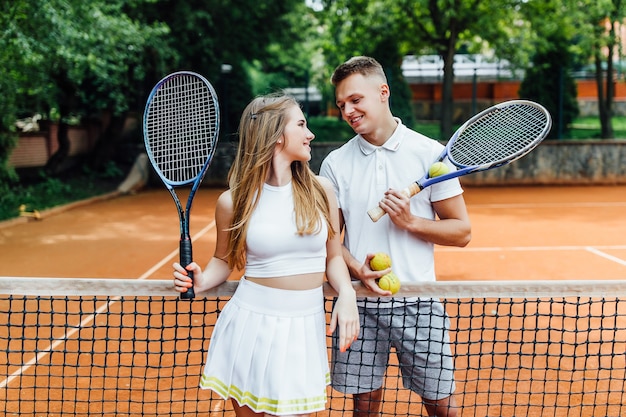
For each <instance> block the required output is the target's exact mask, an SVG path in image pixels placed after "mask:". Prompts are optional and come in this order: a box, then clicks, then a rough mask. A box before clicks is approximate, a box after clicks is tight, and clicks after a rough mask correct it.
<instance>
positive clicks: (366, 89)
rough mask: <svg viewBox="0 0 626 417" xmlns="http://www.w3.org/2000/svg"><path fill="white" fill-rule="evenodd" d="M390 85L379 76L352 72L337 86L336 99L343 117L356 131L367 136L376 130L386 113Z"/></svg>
mask: <svg viewBox="0 0 626 417" xmlns="http://www.w3.org/2000/svg"><path fill="white" fill-rule="evenodd" d="M388 97H389V87H388V86H387V84H385V82H384V81H383V80H382V79H381V78H380V77H377V76H367V77H365V76H363V75H361V74H352V75H350V76H349V77H347V78H346V79H344V80H343V81H341V82H340V83H339V84H337V87H336V88H335V100H336V104H337V107H338V108H339V111H340V112H341V117H342V118H343V120H345V121H346V122H347V123H348V124H349V125H350V127H352V129H353V130H354V132H355V133H358V134H360V135H361V136H366V135H367V134H368V133H369V132H371V131H373V130H375V129H376V128H377V126H378V124H379V123H378V121H379V119H380V118H381V117H382V116H383V115H385V114H386V113H385V111H384V110H385V109H386V106H387V99H388Z"/></svg>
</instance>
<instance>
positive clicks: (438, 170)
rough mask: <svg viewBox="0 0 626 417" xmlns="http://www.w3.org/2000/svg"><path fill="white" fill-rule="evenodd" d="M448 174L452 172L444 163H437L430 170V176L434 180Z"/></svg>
mask: <svg viewBox="0 0 626 417" xmlns="http://www.w3.org/2000/svg"><path fill="white" fill-rule="evenodd" d="M448 172H450V169H449V168H448V166H447V165H446V164H444V163H443V162H435V163H434V164H432V165H431V166H430V169H429V170H428V175H429V176H430V177H431V178H433V177H438V176H440V175H444V174H447V173H448Z"/></svg>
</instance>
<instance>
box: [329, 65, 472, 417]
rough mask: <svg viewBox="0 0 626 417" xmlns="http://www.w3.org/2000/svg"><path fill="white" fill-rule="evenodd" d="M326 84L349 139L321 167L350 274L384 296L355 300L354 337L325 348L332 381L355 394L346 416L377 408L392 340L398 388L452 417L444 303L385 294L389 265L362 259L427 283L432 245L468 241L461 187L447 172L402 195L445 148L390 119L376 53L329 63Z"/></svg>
mask: <svg viewBox="0 0 626 417" xmlns="http://www.w3.org/2000/svg"><path fill="white" fill-rule="evenodd" d="M331 81H332V83H333V85H334V86H335V97H336V104H337V106H338V108H339V110H340V112H341V116H342V118H343V119H344V120H345V121H346V122H347V123H348V124H349V125H350V126H351V127H352V129H353V130H354V132H355V133H356V136H355V137H354V138H352V139H351V140H350V141H349V142H347V143H346V144H345V145H343V146H342V147H341V148H339V149H337V150H335V151H333V152H331V153H330V154H329V155H328V156H327V157H326V159H325V160H324V161H323V163H322V166H321V169H320V174H321V175H323V176H326V177H328V178H329V179H330V180H331V181H332V183H333V185H334V187H335V192H336V193H337V197H338V202H339V212H340V220H341V225H342V227H343V229H344V232H345V236H344V248H343V253H344V258H345V259H346V263H347V265H348V268H349V270H350V274H351V276H352V278H353V279H358V280H360V281H361V282H362V283H363V285H365V286H366V287H367V288H368V289H370V290H372V291H374V292H376V293H377V294H379V295H380V296H382V297H383V298H367V299H363V300H360V306H359V312H360V315H361V328H362V334H361V335H360V337H359V338H358V340H357V341H356V342H355V343H353V344H352V347H351V348H350V350H349V351H348V352H343V353H342V352H339V350H338V349H337V348H336V346H333V363H332V365H333V366H332V371H333V381H332V383H333V387H334V388H335V389H337V390H338V391H341V392H344V393H347V394H352V395H353V399H354V414H353V415H354V416H359V417H360V416H377V415H379V413H380V406H381V404H382V398H383V386H382V385H383V378H384V375H385V371H386V368H387V366H388V359H389V351H390V350H391V346H393V347H394V348H395V350H396V352H397V355H398V359H399V363H400V369H401V371H402V379H403V384H404V386H405V387H406V388H408V389H410V390H412V391H414V392H416V393H417V394H419V395H420V396H421V397H422V400H423V404H424V406H425V408H426V410H427V411H428V414H429V415H431V416H446V417H454V416H456V415H457V408H456V403H455V401H454V396H453V393H454V389H455V384H454V369H453V368H454V366H453V365H454V364H453V360H452V355H451V353H450V347H449V336H448V328H449V321H448V317H447V315H446V313H445V310H444V308H443V305H442V303H441V302H439V300H433V299H417V298H407V299H391V298H387V297H384V296H389V295H391V293H390V292H388V291H383V290H382V289H380V288H379V287H378V286H377V284H376V279H377V278H380V277H381V276H382V275H384V274H386V273H387V272H389V271H390V269H387V270H383V271H373V270H372V269H371V268H370V266H369V261H370V260H371V259H372V257H373V256H374V253H376V252H386V253H388V254H389V255H390V256H391V260H392V270H393V272H394V273H395V274H396V275H397V276H398V277H399V278H400V280H401V281H403V282H419V281H434V280H435V279H436V276H435V268H434V245H435V244H437V245H446V246H460V247H463V246H465V245H467V244H468V243H469V241H470V238H471V226H470V221H469V217H468V214H467V210H466V207H465V201H464V199H463V196H462V193H463V190H462V188H461V186H460V183H459V181H458V180H456V179H455V180H449V181H444V182H441V183H439V184H436V185H433V186H431V187H428V188H426V189H424V190H423V191H422V192H420V193H418V194H417V195H416V196H415V197H413V198H408V197H407V196H406V195H404V194H403V192H402V191H401V190H402V189H404V188H405V187H406V186H408V185H409V184H410V183H411V182H413V181H414V180H415V179H417V178H419V177H421V176H422V175H423V174H424V173H425V172H426V171H427V170H428V169H429V168H430V166H431V164H432V163H433V162H434V161H435V160H436V158H437V156H438V155H439V154H440V153H441V151H442V150H443V146H442V145H441V144H440V143H438V142H436V141H434V140H432V139H430V138H427V137H425V136H423V135H421V134H419V133H417V132H415V131H412V130H410V129H408V128H407V127H406V126H404V125H403V124H402V122H401V121H400V120H399V119H398V118H395V117H394V116H393V114H392V113H391V110H390V107H389V98H390V94H391V93H390V89H389V85H388V84H387V80H386V77H385V73H384V71H383V69H382V67H381V65H380V64H379V63H378V62H377V61H376V60H374V59H373V58H369V57H353V58H351V59H350V60H348V61H347V62H345V63H343V64H341V65H340V66H338V67H337V68H336V69H335V72H334V73H333V76H332V79H331ZM381 198H382V199H381ZM376 205H379V206H380V207H381V208H382V209H383V210H384V211H385V212H386V213H387V215H386V216H384V217H383V218H382V219H380V220H379V221H378V222H375V223H374V222H372V221H371V220H370V218H369V217H368V215H367V210H368V209H370V208H372V207H375V206H376Z"/></svg>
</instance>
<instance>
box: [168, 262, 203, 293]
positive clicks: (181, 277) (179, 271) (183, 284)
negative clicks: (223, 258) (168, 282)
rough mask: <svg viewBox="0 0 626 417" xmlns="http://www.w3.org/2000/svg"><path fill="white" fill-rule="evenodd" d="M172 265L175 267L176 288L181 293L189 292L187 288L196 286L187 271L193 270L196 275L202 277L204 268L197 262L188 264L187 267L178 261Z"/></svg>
mask: <svg viewBox="0 0 626 417" xmlns="http://www.w3.org/2000/svg"><path fill="white" fill-rule="evenodd" d="M172 266H173V267H174V288H175V289H176V291H178V292H180V293H184V292H187V289H189V288H191V287H193V286H194V283H193V282H192V281H191V277H189V274H188V272H187V271H192V272H193V276H194V277H198V278H201V277H202V269H201V268H200V266H199V265H198V264H197V263H195V262H192V263H190V264H189V265H187V268H183V267H182V265H181V264H179V263H178V262H175V263H174V264H173V265H172Z"/></svg>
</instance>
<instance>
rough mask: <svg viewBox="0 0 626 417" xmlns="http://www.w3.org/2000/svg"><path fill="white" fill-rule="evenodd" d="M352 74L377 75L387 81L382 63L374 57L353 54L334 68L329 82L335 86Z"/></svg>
mask: <svg viewBox="0 0 626 417" xmlns="http://www.w3.org/2000/svg"><path fill="white" fill-rule="evenodd" d="M352 74H361V75H362V76H364V77H368V76H372V75H373V76H378V77H381V79H382V80H383V82H384V83H385V84H386V83H387V77H386V76H385V71H384V70H383V67H382V65H380V63H379V62H378V61H376V60H375V59H374V58H371V57H369V56H354V57H352V58H350V59H349V60H347V61H346V62H344V63H343V64H341V65H339V66H338V67H337V68H335V71H334V72H333V75H332V77H331V78H330V82H331V83H332V84H333V85H334V86H335V87H336V86H337V84H339V83H340V82H341V81H343V80H345V79H346V78H348V77H349V76H351V75H352Z"/></svg>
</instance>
